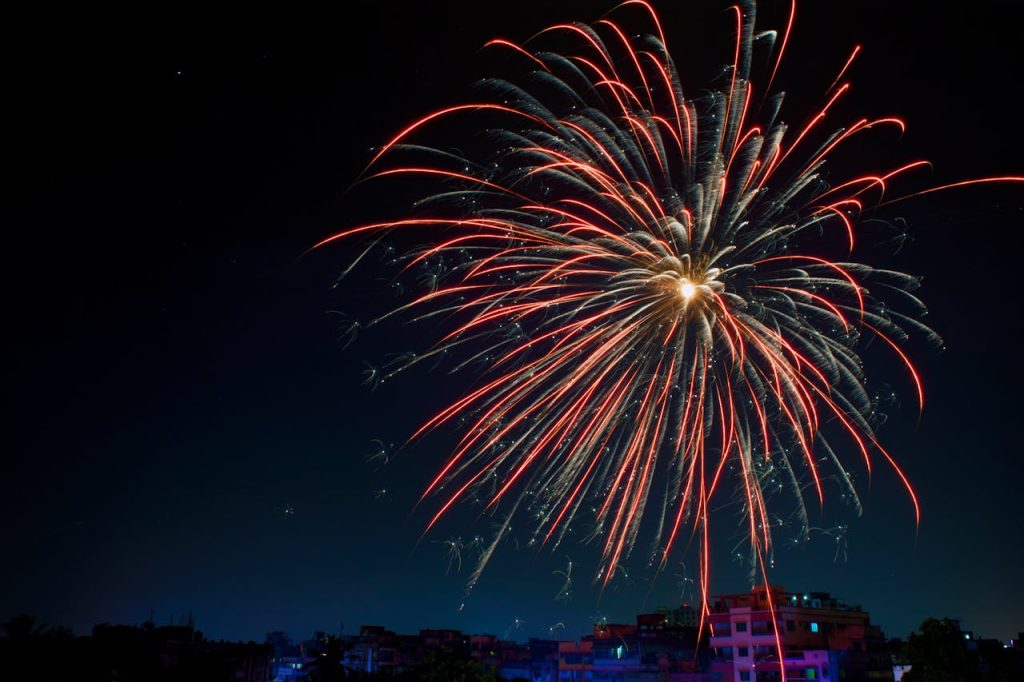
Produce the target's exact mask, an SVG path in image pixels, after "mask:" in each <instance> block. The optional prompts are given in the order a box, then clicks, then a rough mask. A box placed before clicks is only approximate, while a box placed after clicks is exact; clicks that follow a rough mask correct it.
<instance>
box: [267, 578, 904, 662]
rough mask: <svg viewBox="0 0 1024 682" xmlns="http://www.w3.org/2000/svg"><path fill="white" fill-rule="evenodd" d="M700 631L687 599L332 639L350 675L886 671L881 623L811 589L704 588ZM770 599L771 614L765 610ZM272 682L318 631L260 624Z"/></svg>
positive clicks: (308, 651)
mask: <svg viewBox="0 0 1024 682" xmlns="http://www.w3.org/2000/svg"><path fill="white" fill-rule="evenodd" d="M709 607H710V614H709V615H708V616H707V618H706V620H705V627H706V629H705V631H704V633H703V635H701V633H700V630H699V624H700V614H699V613H698V612H697V610H696V609H694V608H692V607H690V606H686V605H684V606H681V607H679V608H675V609H661V610H659V611H658V612H656V613H649V614H640V615H638V616H636V620H635V623H628V624H615V623H599V624H597V625H595V626H594V627H593V632H591V633H590V634H587V635H585V636H583V637H581V638H580V639H575V640H568V641H555V640H542V639H531V640H529V641H528V642H526V643H517V642H511V641H505V640H502V639H500V638H498V637H496V636H494V635H469V634H464V633H462V632H460V631H458V630H421V631H420V632H419V633H418V634H415V635H400V634H396V633H394V632H392V631H390V630H387V629H385V628H383V627H380V626H363V627H362V628H361V630H360V632H359V634H358V635H352V636H348V637H345V638H341V639H340V640H339V642H338V645H339V648H340V650H341V651H342V652H343V653H342V655H341V661H340V664H341V666H342V667H343V668H344V669H345V671H346V672H347V674H350V675H375V674H376V675H388V676H402V675H407V674H409V673H412V672H414V671H416V670H420V669H422V668H423V667H424V666H428V665H430V664H431V662H432V661H438V660H440V659H439V657H448V658H454V659H458V660H464V661H471V662H473V663H475V664H478V666H479V669H481V670H488V671H492V672H493V673H495V674H496V675H497V676H498V677H500V678H503V679H506V680H528V681H530V682H590V681H593V682H597V681H608V682H643V681H650V682H655V681H659V682H660V681H666V682H712V681H715V682H769V681H772V682H773V681H775V680H781V679H782V672H781V671H782V670H785V674H786V678H787V679H788V680H792V681H793V682H803V681H804V680H815V681H819V680H821V681H825V682H832V681H837V680H843V682H858V681H860V680H872V681H878V680H894V679H895V676H896V671H895V670H894V665H893V661H892V658H891V657H890V655H889V652H888V649H887V647H886V641H885V638H884V635H883V634H882V631H881V629H879V628H878V627H877V626H875V625H872V624H871V621H870V617H869V615H868V613H867V612H865V611H864V610H863V609H861V608H860V607H859V606H853V605H847V604H843V603H841V602H839V601H838V600H836V599H834V598H832V597H831V596H830V595H828V594H825V593H820V592H813V593H791V592H786V591H785V590H783V589H782V588H781V587H776V586H771V587H764V586H762V587H757V588H755V589H754V590H753V591H751V592H749V593H743V594H730V595H721V596H716V597H713V598H712V599H711V600H710V603H709ZM773 609H774V612H775V620H774V623H773V620H772V617H771V613H772V610H773ZM268 643H270V644H271V645H272V646H273V651H274V654H273V658H272V662H271V670H272V674H273V677H272V680H274V682H301V681H302V680H305V679H307V671H309V670H310V668H311V666H315V665H317V664H318V661H317V658H318V656H320V655H321V654H322V653H323V652H322V651H321V649H322V648H323V646H324V644H323V639H322V637H318V638H315V639H314V640H311V641H308V642H304V643H301V644H292V643H290V642H288V641H287V639H286V638H285V637H284V636H283V634H282V633H271V634H270V635H269V636H268Z"/></svg>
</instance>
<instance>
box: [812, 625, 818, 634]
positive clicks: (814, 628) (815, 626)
mask: <svg viewBox="0 0 1024 682" xmlns="http://www.w3.org/2000/svg"><path fill="white" fill-rule="evenodd" d="M817 631H818V624H817V623H811V632H817Z"/></svg>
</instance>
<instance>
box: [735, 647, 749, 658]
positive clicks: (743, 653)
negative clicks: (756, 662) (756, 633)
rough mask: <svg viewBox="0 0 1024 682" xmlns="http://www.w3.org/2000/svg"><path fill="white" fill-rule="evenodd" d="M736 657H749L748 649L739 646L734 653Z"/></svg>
mask: <svg viewBox="0 0 1024 682" xmlns="http://www.w3.org/2000/svg"><path fill="white" fill-rule="evenodd" d="M736 655H737V656H738V657H739V658H746V657H747V656H749V655H750V649H748V648H747V647H745V646H741V647H740V648H739V649H738V650H737V652H736Z"/></svg>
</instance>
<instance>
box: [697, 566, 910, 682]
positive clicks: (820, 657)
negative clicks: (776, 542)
mask: <svg viewBox="0 0 1024 682" xmlns="http://www.w3.org/2000/svg"><path fill="white" fill-rule="evenodd" d="M710 601H711V603H710V605H709V606H710V609H711V614H710V616H709V618H708V621H709V624H710V626H711V638H710V643H711V647H712V650H713V661H712V664H711V670H712V671H713V672H717V673H719V674H721V676H722V680H723V682H726V681H733V682H767V681H774V680H780V679H781V678H782V676H781V670H782V669H783V668H784V669H785V672H786V677H787V679H789V680H793V682H802V681H803V680H824V681H826V682H832V681H834V680H840V679H842V680H843V681H844V682H858V681H860V680H884V681H890V680H892V679H893V670H892V664H891V662H890V660H889V657H888V654H887V651H886V647H885V639H884V637H883V635H882V632H881V630H880V629H879V628H878V627H876V626H874V625H872V624H871V622H870V617H869V616H868V614H867V613H866V612H865V611H864V610H862V609H861V608H860V607H859V606H854V605H847V604H843V603H842V602H840V601H838V600H836V599H834V598H833V597H832V596H830V595H829V594H827V593H823V592H811V593H790V592H786V591H785V590H784V589H783V588H782V587H780V586H774V585H773V586H770V587H769V586H760V587H755V588H754V589H753V590H752V591H751V592H749V593H742V594H730V595H721V596H717V597H713V598H712V599H711V600H710ZM772 606H774V612H775V619H774V622H773V619H772ZM780 649H781V655H782V656H781V658H782V660H781V661H780V655H779V654H780Z"/></svg>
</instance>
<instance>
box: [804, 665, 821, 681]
mask: <svg viewBox="0 0 1024 682" xmlns="http://www.w3.org/2000/svg"><path fill="white" fill-rule="evenodd" d="M804 673H805V675H804V679H805V680H816V679H818V669H817V668H808V669H807V670H805V671H804Z"/></svg>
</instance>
